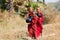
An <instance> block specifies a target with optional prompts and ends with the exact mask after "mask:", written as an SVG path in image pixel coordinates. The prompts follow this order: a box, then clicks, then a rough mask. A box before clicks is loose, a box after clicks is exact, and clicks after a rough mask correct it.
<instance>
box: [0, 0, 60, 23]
mask: <svg viewBox="0 0 60 40" xmlns="http://www.w3.org/2000/svg"><path fill="white" fill-rule="evenodd" d="M59 2H60V1H59ZM59 2H56V3H49V4H45V2H44V1H39V0H37V2H34V1H32V0H0V15H2V14H4V15H7V16H8V15H9V14H11V15H12V16H13V15H20V17H21V16H22V17H23V18H25V16H26V14H27V11H28V8H29V7H30V6H32V7H33V9H34V10H35V9H36V7H37V6H39V7H40V9H41V11H42V12H43V13H44V16H45V21H44V23H50V22H51V21H52V20H53V19H54V17H56V15H58V14H59V10H60V9H59V5H57V4H59ZM56 5H57V6H56ZM12 9H13V10H12ZM11 11H13V12H11ZM4 12H5V13H4ZM51 12H52V13H51ZM4 15H3V16H4ZM50 19H51V20H50ZM47 21H48V22H47ZM49 21H50V22H49Z"/></svg>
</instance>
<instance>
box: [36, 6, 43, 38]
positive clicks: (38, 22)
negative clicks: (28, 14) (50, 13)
mask: <svg viewBox="0 0 60 40" xmlns="http://www.w3.org/2000/svg"><path fill="white" fill-rule="evenodd" d="M36 11H37V14H40V16H39V17H38V20H37V30H38V31H39V32H38V37H39V36H41V35H42V30H43V27H42V24H43V19H44V15H43V13H42V11H41V10H40V8H39V7H38V8H37V10H36Z"/></svg>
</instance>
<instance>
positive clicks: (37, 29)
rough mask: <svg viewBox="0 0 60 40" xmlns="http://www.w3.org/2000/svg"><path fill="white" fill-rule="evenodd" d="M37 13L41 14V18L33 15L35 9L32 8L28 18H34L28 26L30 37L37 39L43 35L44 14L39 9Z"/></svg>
mask: <svg viewBox="0 0 60 40" xmlns="http://www.w3.org/2000/svg"><path fill="white" fill-rule="evenodd" d="M37 9H38V10H37V13H39V14H41V17H38V16H37V15H36V14H35V13H33V9H32V8H31V7H30V8H29V12H28V16H32V17H33V18H32V21H31V22H30V23H29V24H28V32H29V36H30V37H33V38H34V39H37V38H38V37H39V36H40V35H41V33H42V29H43V28H42V21H43V14H42V12H41V11H40V9H39V8H37Z"/></svg>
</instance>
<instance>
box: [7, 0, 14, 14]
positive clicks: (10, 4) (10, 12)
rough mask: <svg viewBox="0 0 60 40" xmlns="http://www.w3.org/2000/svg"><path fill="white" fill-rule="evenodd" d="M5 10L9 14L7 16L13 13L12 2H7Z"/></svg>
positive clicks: (11, 0) (10, 0)
mask: <svg viewBox="0 0 60 40" xmlns="http://www.w3.org/2000/svg"><path fill="white" fill-rule="evenodd" d="M7 10H8V12H9V14H12V13H13V11H14V8H13V0H9V2H8V5H7Z"/></svg>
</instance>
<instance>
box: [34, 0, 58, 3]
mask: <svg viewBox="0 0 60 40" xmlns="http://www.w3.org/2000/svg"><path fill="white" fill-rule="evenodd" d="M35 1H36V0H35ZM41 1H42V0H41ZM57 1H58V0H45V2H46V3H49V2H57Z"/></svg>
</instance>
